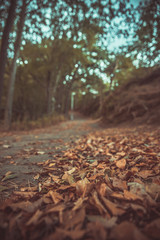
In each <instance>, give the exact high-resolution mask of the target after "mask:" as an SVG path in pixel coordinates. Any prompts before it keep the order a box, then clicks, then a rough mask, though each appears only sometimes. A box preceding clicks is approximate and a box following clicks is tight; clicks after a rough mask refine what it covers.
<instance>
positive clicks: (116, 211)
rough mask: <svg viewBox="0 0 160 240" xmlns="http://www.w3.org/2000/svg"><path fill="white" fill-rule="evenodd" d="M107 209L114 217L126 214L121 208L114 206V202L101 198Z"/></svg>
mask: <svg viewBox="0 0 160 240" xmlns="http://www.w3.org/2000/svg"><path fill="white" fill-rule="evenodd" d="M101 198H102V200H103V202H104V204H105V206H106V208H107V209H108V210H109V211H110V212H111V213H112V215H113V216H121V215H122V214H124V213H125V211H124V210H123V209H121V208H118V207H117V206H116V204H114V203H113V202H111V201H109V200H108V199H107V198H105V197H103V196H102V197H101Z"/></svg>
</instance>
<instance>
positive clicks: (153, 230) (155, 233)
mask: <svg viewBox="0 0 160 240" xmlns="http://www.w3.org/2000/svg"><path fill="white" fill-rule="evenodd" d="M144 232H145V233H146V235H147V236H148V237H150V238H152V239H157V240H159V237H160V218H157V219H155V220H154V221H152V222H151V223H149V224H147V225H146V226H145V228H144Z"/></svg>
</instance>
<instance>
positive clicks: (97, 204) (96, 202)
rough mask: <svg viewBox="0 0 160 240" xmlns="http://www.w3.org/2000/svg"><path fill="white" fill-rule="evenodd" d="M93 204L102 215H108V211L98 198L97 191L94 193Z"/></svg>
mask: <svg viewBox="0 0 160 240" xmlns="http://www.w3.org/2000/svg"><path fill="white" fill-rule="evenodd" d="M91 203H92V204H93V205H94V206H95V207H96V208H97V209H98V210H99V212H100V214H104V213H107V210H106V209H105V207H104V206H103V205H102V203H101V202H100V200H99V198H98V194H97V192H96V191H94V192H93V194H92V201H91Z"/></svg>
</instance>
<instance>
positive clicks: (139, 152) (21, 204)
mask: <svg viewBox="0 0 160 240" xmlns="http://www.w3.org/2000/svg"><path fill="white" fill-rule="evenodd" d="M159 140H160V131H159V129H155V130H152V131H146V130H144V129H140V130H135V129H128V131H125V132H124V131H122V129H118V128H116V130H114V129H110V130H103V131H97V132H94V133H93V134H89V135H87V136H85V137H83V138H80V139H79V140H77V141H76V142H74V143H73V142H72V143H71V144H70V146H68V149H67V150H65V151H63V154H61V155H59V154H57V155H56V154H55V155H53V158H50V159H48V160H46V161H45V162H39V163H37V165H38V166H41V167H42V171H41V172H37V173H35V176H34V179H36V180H37V182H38V184H37V185H36V186H29V187H23V188H20V190H19V191H14V192H13V194H12V196H11V197H10V198H8V199H6V200H5V201H4V202H3V204H1V206H0V236H1V239H4V240H5V239H7V240H8V239H11V240H12V239H26V240H27V239H29V240H35V239H42V240H48V239H49V240H52V239H55V240H56V239H57V240H58V239H62V240H63V239H64V240H65V239H66V240H68V239H73V240H76V239H77V240H78V239H86V240H89V239H102V240H103V239H104V240H105V239H109V240H118V239H119V240H125V239H126V240H127V239H131V240H149V239H155V240H158V239H159V237H160V154H159V153H160V147H159ZM39 154H44V152H39ZM14 177H15V176H13V175H12V173H11V172H8V173H6V174H5V176H4V178H3V179H2V180H1V187H0V189H1V190H0V191H3V189H4V190H5V186H4V185H3V184H4V183H3V182H4V181H6V180H7V178H14Z"/></svg>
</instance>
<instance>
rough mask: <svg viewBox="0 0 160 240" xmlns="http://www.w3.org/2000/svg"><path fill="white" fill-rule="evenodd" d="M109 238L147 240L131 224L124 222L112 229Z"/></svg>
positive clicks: (116, 239)
mask: <svg viewBox="0 0 160 240" xmlns="http://www.w3.org/2000/svg"><path fill="white" fill-rule="evenodd" d="M110 238H111V239H115V240H149V239H148V237H147V236H145V235H144V234H143V233H141V232H140V231H139V229H138V228H137V227H136V226H135V225H134V224H133V223H130V222H126V221H124V222H122V223H120V224H119V225H117V226H115V227H114V228H113V229H112V231H111V234H110Z"/></svg>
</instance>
